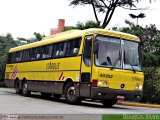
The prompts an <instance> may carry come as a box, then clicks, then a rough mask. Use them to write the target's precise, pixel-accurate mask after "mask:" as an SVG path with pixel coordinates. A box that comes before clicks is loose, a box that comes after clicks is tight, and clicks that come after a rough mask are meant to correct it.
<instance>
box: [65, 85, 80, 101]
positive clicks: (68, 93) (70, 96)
mask: <svg viewBox="0 0 160 120" xmlns="http://www.w3.org/2000/svg"><path fill="white" fill-rule="evenodd" d="M75 93H76V91H75V87H74V85H73V84H72V83H68V84H67V85H66V87H65V89H64V97H65V99H66V100H67V102H68V103H69V104H79V103H81V101H82V100H81V99H80V98H79V97H77V96H76V95H75Z"/></svg>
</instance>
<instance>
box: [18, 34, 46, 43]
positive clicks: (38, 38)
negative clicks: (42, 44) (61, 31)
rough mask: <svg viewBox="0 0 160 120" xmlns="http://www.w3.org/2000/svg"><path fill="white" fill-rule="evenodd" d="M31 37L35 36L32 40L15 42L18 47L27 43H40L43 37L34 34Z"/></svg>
mask: <svg viewBox="0 0 160 120" xmlns="http://www.w3.org/2000/svg"><path fill="white" fill-rule="evenodd" d="M33 35H34V36H35V37H34V38H30V39H26V38H17V40H16V42H17V44H18V45H24V44H28V43H33V42H37V41H41V40H42V39H43V37H45V35H43V34H41V33H37V32H34V33H33Z"/></svg>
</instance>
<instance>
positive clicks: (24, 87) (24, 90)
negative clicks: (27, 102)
mask: <svg viewBox="0 0 160 120" xmlns="http://www.w3.org/2000/svg"><path fill="white" fill-rule="evenodd" d="M22 94H23V96H26V97H27V96H29V95H30V94H31V91H29V90H28V84H27V82H26V81H24V82H23V84H22Z"/></svg>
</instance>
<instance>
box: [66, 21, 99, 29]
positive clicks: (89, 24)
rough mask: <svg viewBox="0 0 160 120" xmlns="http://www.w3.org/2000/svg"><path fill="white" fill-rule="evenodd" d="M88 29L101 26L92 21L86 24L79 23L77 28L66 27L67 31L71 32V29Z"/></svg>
mask: <svg viewBox="0 0 160 120" xmlns="http://www.w3.org/2000/svg"><path fill="white" fill-rule="evenodd" d="M88 28H100V25H99V24H97V23H96V22H94V21H92V20H90V21H87V22H86V23H82V22H78V23H77V24H76V26H75V27H73V26H71V27H66V28H65V30H71V29H79V30H85V29H88Z"/></svg>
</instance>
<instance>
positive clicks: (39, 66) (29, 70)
mask: <svg viewBox="0 0 160 120" xmlns="http://www.w3.org/2000/svg"><path fill="white" fill-rule="evenodd" d="M96 34H102V35H108V36H114V37H120V38H122V39H128V40H131V41H139V38H138V37H136V36H133V35H130V34H126V33H121V32H116V31H111V30H104V29H88V30H72V31H67V32H64V33H60V34H57V35H53V36H50V37H46V38H44V39H43V40H42V41H39V42H35V43H31V44H27V45H23V46H19V47H15V48H12V49H10V51H9V52H10V53H11V52H15V51H19V50H24V49H28V48H33V47H37V46H42V45H46V44H50V43H54V42H60V41H67V40H68V39H71V38H75V37H82V43H81V46H80V50H79V53H78V56H76V57H68V58H67V57H66V58H58V59H50V60H41V61H32V62H23V63H15V64H9V65H6V71H5V73H6V75H5V79H8V77H9V79H10V78H11V76H12V73H13V69H14V67H15V66H17V68H18V74H17V76H16V77H18V78H19V79H20V80H22V79H23V78H26V79H27V80H39V81H45V80H46V81H65V80H66V79H68V78H70V79H72V80H73V81H74V82H79V79H78V78H77V76H80V74H81V72H88V71H90V69H91V68H92V69H91V71H90V73H92V75H91V82H92V80H99V81H101V82H100V84H99V87H108V88H112V89H121V88H120V85H121V84H125V88H124V90H136V85H137V84H138V85H143V81H144V74H143V72H136V73H133V71H131V70H122V69H113V70H110V69H109V68H102V67H96V66H95V65H94V62H93V61H92V67H85V65H84V63H83V62H82V64H81V60H82V58H81V55H82V51H83V43H84V38H85V36H87V35H93V36H94V37H95V35H96ZM52 63H53V64H56V65H57V66H58V69H48V68H47V64H52ZM80 70H83V71H80ZM62 72H63V74H64V79H63V80H59V78H60V76H61V74H62ZM101 74H108V75H111V76H112V77H111V78H105V77H100V75H101ZM134 77H136V78H138V80H139V81H135V80H133V78H134ZM104 82H107V86H104Z"/></svg>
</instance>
